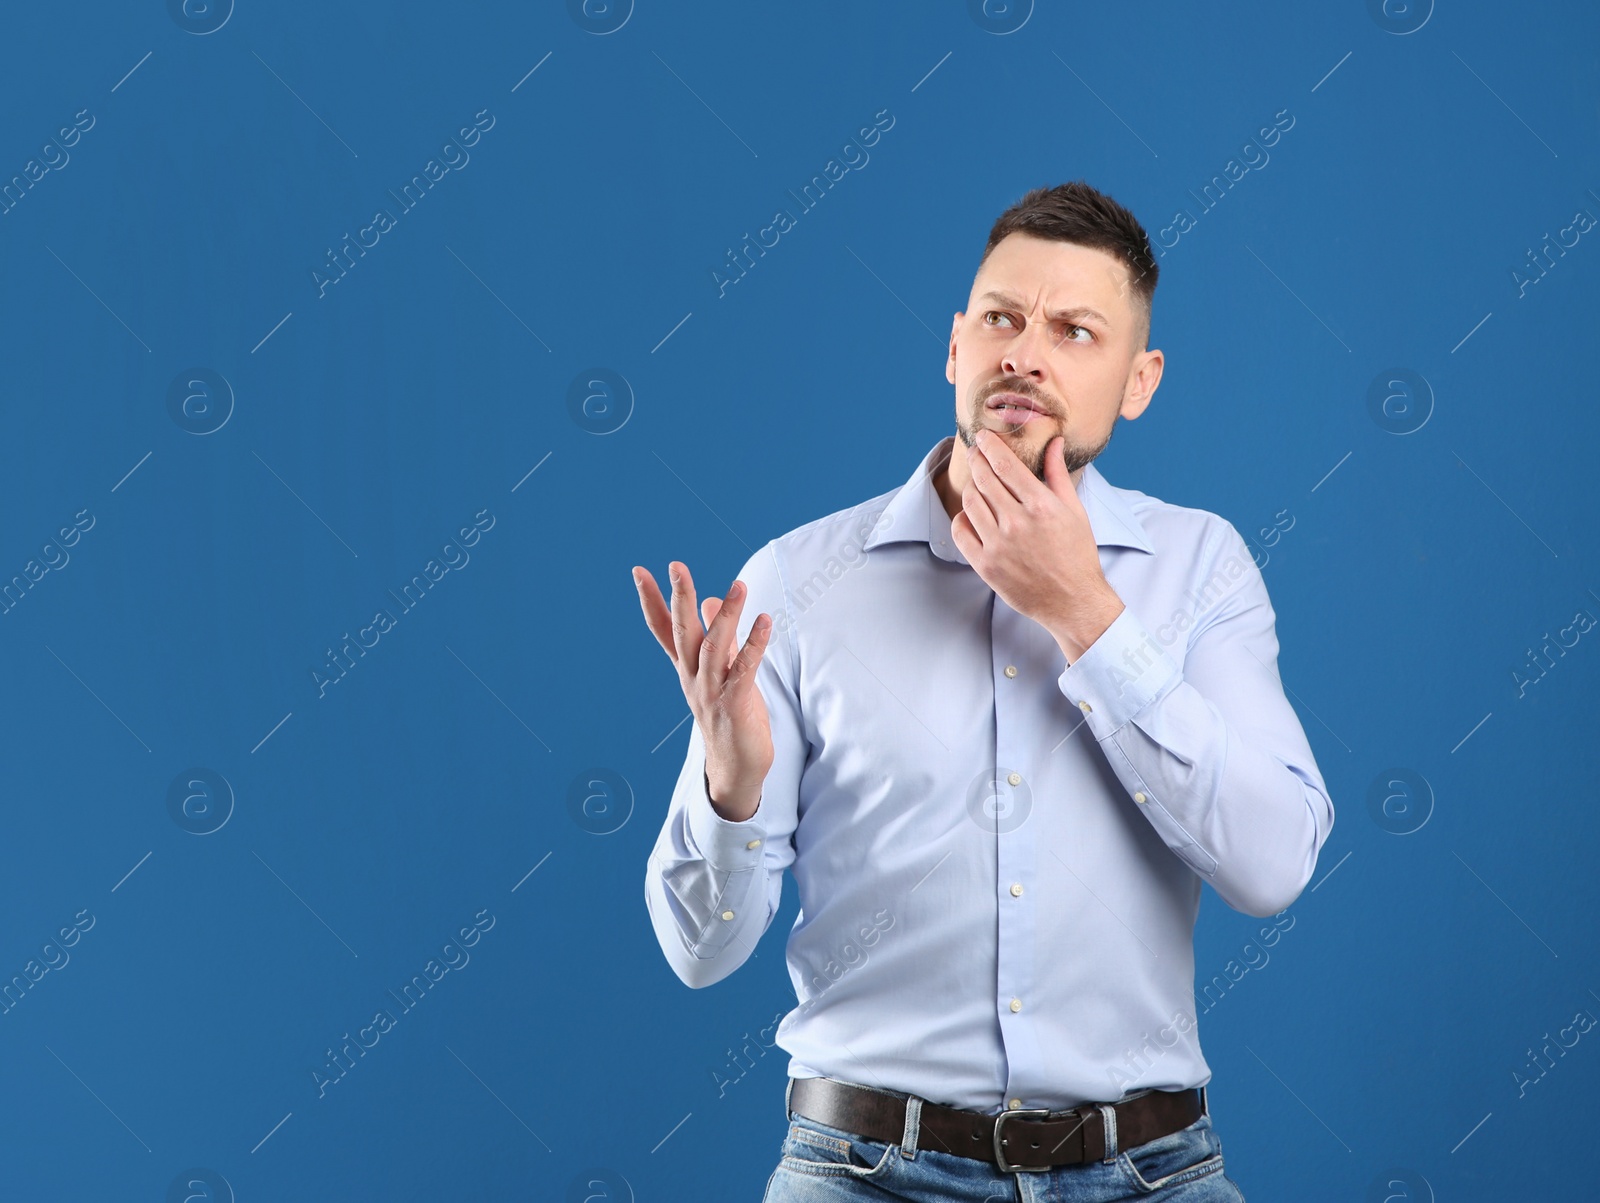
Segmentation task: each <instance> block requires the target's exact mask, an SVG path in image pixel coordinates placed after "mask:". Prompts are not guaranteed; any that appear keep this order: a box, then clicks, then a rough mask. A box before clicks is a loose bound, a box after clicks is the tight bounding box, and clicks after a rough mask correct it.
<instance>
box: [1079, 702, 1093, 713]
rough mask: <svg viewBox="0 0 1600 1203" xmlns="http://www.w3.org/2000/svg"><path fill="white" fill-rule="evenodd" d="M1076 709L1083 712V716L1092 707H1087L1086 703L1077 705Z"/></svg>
mask: <svg viewBox="0 0 1600 1203" xmlns="http://www.w3.org/2000/svg"><path fill="white" fill-rule="evenodd" d="M1078 709H1079V710H1081V711H1083V712H1084V713H1085V714H1088V713H1089V712H1090V711H1091V710H1093V709H1094V707H1093V706H1091V705H1089V703H1088V702H1079V703H1078Z"/></svg>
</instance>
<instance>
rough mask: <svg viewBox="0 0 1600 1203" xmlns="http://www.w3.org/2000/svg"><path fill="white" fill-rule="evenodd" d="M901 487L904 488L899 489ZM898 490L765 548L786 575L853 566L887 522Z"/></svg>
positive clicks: (798, 529)
mask: <svg viewBox="0 0 1600 1203" xmlns="http://www.w3.org/2000/svg"><path fill="white" fill-rule="evenodd" d="M901 487H903V486H901ZM897 492H899V488H894V489H890V490H889V491H888V492H886V493H880V494H878V495H877V496H876V497H869V498H868V499H867V500H865V501H862V502H858V503H857V504H855V505H852V506H849V507H847V508H845V509H842V510H835V511H834V512H833V513H831V514H824V515H823V516H822V517H820V518H814V519H812V520H811V521H810V522H807V523H805V524H804V525H802V526H797V527H795V528H794V529H793V530H790V531H786V532H784V533H783V534H781V535H779V536H777V537H776V538H774V539H772V540H771V541H770V542H769V543H768V544H767V548H768V549H770V550H771V551H772V552H773V553H774V554H775V555H776V558H777V560H778V563H779V566H780V567H781V568H782V569H783V570H784V571H785V572H794V573H797V574H799V575H802V576H804V575H808V574H809V573H811V572H815V571H818V570H821V569H825V568H826V567H827V566H828V565H830V564H841V563H842V564H851V563H855V562H856V561H858V560H859V559H861V557H862V556H864V555H865V554H866V550H865V549H866V545H867V543H868V542H869V541H870V540H871V538H872V535H873V532H874V531H876V530H878V529H880V528H881V527H882V526H883V524H884V522H885V521H887V517H888V516H887V514H886V511H887V509H888V507H889V503H890V502H891V501H893V500H894V496H895V494H896V493H897Z"/></svg>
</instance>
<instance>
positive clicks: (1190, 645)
mask: <svg viewBox="0 0 1600 1203" xmlns="http://www.w3.org/2000/svg"><path fill="white" fill-rule="evenodd" d="M954 446H955V439H954V436H947V437H946V438H944V439H943V440H941V441H940V442H939V443H938V444H937V445H936V446H935V447H934V448H933V449H932V450H930V451H929V452H928V453H927V455H925V456H924V457H923V459H922V462H921V463H920V464H919V465H918V466H917V468H916V470H915V471H914V472H913V473H912V474H911V477H910V479H908V480H907V481H906V482H905V484H903V485H901V486H900V487H899V488H897V489H895V490H892V491H891V492H889V493H885V494H882V495H880V496H878V497H874V498H872V499H871V500H869V501H864V502H862V503H861V504H859V505H857V506H854V507H852V508H850V509H847V510H842V511H839V512H837V513H834V514H830V515H828V516H827V517H824V518H820V519H818V520H816V521H814V522H810V523H808V524H806V525H804V526H801V527H799V528H798V529H796V530H793V531H791V532H789V533H788V534H785V535H783V536H781V537H779V538H777V539H774V540H772V541H771V542H769V543H767V544H766V545H765V546H764V547H762V548H761V549H760V550H759V551H757V552H756V553H755V555H753V556H752V557H751V558H750V559H749V561H748V562H747V563H746V564H745V566H744V568H743V569H742V570H741V571H740V573H739V574H738V575H739V579H740V580H742V581H744V582H745V584H746V585H747V586H748V588H749V599H748V601H747V602H746V604H745V607H744V611H743V613H742V614H741V615H740V617H739V624H738V639H739V644H740V646H743V643H744V641H745V639H746V638H748V636H749V633H750V626H751V623H752V622H754V620H755V617H756V615H757V614H760V613H762V612H766V613H768V614H771V615H772V618H773V628H772V634H771V638H770V643H769V646H768V648H767V651H766V654H765V656H764V657H763V659H762V662H761V666H760V669H759V671H758V673H757V686H758V688H759V689H760V691H761V695H762V698H763V699H764V701H765V703H766V707H767V712H768V715H769V716H770V718H771V722H772V741H773V747H774V750H775V759H774V760H773V764H772V769H771V771H770V772H769V773H768V775H767V778H766V781H765V783H764V785H763V792H762V797H761V803H760V806H759V807H758V809H757V811H756V813H755V815H754V816H753V817H752V818H750V819H749V820H748V821H746V822H742V823H734V822H729V821H728V820H726V819H724V818H722V817H721V816H720V815H718V814H717V813H716V812H715V810H713V809H712V807H711V804H710V801H709V799H708V798H707V796H706V789H705V777H704V766H705V745H704V742H703V740H702V737H701V733H700V730H699V727H698V725H697V724H694V723H691V724H690V735H689V748H688V755H687V757H686V758H685V760H684V764H683V770H682V772H681V774H680V776H679V778H678V781H677V784H676V787H675V788H674V790H673V794H672V799H671V802H670V804H669V805H668V808H667V815H666V821H665V823H664V825H663V826H662V829H661V833H660V836H659V838H658V839H657V841H656V844H655V847H654V850H653V851H652V853H651V855H650V860H649V865H648V872H647V875H646V879H645V901H646V905H647V906H648V908H649V912H650V918H651V922H652V923H653V925H654V928H655V932H656V937H657V939H658V940H659V941H660V944H661V948H662V950H663V952H664V953H665V954H666V957H667V960H668V962H669V963H670V964H671V966H672V968H673V969H674V971H676V973H677V974H678V976H679V977H680V978H682V979H683V981H684V982H686V983H687V984H688V985H690V986H707V985H710V984H711V983H713V982H717V981H720V980H721V979H722V978H724V977H726V976H727V975H728V974H730V973H732V972H733V971H734V970H735V969H736V968H738V967H739V966H740V965H741V964H743V963H744V961H745V960H746V958H747V957H748V956H749V955H750V952H751V950H752V949H753V948H754V947H755V944H756V941H757V940H758V939H759V938H760V937H761V935H762V933H763V932H765V931H766V929H767V926H768V924H769V923H770V922H771V920H772V916H773V915H774V914H775V913H776V912H777V910H778V904H779V898H780V891H781V889H782V885H783V871H784V869H786V868H788V869H791V870H792V871H793V874H794V878H795V881H796V883H797V885H798V887H799V890H800V906H801V910H800V914H799V916H798V918H797V919H796V920H795V925H794V928H793V929H792V930H791V931H790V933H789V938H788V944H787V948H786V956H787V960H788V967H789V976H790V979H791V980H792V982H793V983H794V988H795V993H796V998H797V1000H798V1005H797V1006H796V1007H795V1009H794V1010H792V1011H790V1012H789V1013H788V1015H787V1016H786V1017H785V1018H784V1020H783V1022H782V1023H781V1024H780V1025H779V1028H778V1032H777V1043H778V1044H779V1045H780V1046H781V1047H782V1048H783V1049H784V1050H785V1051H786V1052H788V1053H789V1055H790V1063H789V1074H790V1076H791V1077H811V1076H816V1075H819V1074H820V1075H826V1076H828V1077H835V1078H842V1079H844V1080H846V1081H853V1082H860V1083H863V1084H865V1085H868V1086H877V1087H880V1088H885V1089H889V1090H896V1091H902V1092H906V1093H910V1094H916V1095H919V1096H921V1097H922V1098H925V1099H930V1100H933V1101H935V1102H940V1103H945V1104H947V1105H950V1106H956V1107H966V1108H971V1109H974V1110H979V1111H985V1112H988V1113H991V1114H992V1113H994V1112H996V1111H998V1110H1000V1109H1001V1107H1002V1106H1008V1105H1009V1106H1024V1107H1049V1108H1067V1107H1075V1106H1078V1105H1079V1104H1081V1103H1086V1102H1116V1101H1117V1100H1119V1099H1121V1098H1123V1097H1124V1096H1125V1095H1128V1094H1136V1093H1139V1092H1141V1091H1144V1090H1148V1089H1152V1088H1159V1089H1163V1090H1178V1089H1184V1088H1187V1087H1193V1086H1200V1085H1203V1084H1205V1083H1206V1082H1207V1081H1209V1079H1210V1077H1211V1071H1210V1068H1209V1067H1208V1066H1207V1064H1206V1061H1205V1058H1204V1057H1203V1056H1202V1055H1201V1052H1200V1040H1199V1033H1198V1030H1197V1022H1196V1005H1195V998H1194V994H1193V983H1194V940H1193V936H1194V925H1195V919H1196V917H1197V913H1198V910H1199V904H1200V885H1201V882H1203V881H1205V882H1210V883H1211V886H1212V888H1213V889H1215V890H1216V892H1217V893H1218V894H1219V895H1221V897H1222V898H1223V900H1224V901H1226V902H1227V903H1228V905H1229V906H1231V907H1233V908H1234V909H1236V910H1239V911H1242V912H1244V913H1245V914H1248V915H1254V916H1260V917H1267V916H1272V915H1276V914H1279V913H1281V912H1282V911H1284V910H1285V909H1286V908H1287V907H1288V906H1289V905H1290V904H1291V903H1292V902H1294V900H1295V899H1296V897H1298V896H1299V894H1300V892H1301V890H1302V889H1304V888H1305V885H1306V883H1307V881H1308V880H1309V879H1310V877H1311V874H1312V872H1313V870H1314V869H1315V867H1316V861H1317V854H1318V852H1319V850H1320V849H1321V847H1322V845H1323V843H1324V841H1325V840H1326V839H1327V836H1328V832H1329V830H1330V829H1331V828H1332V826H1333V805H1332V802H1331V801H1330V799H1329V797H1328V794H1327V790H1326V788H1325V786H1324V784H1323V780H1322V776H1321V774H1320V772H1319V771H1318V769H1317V766H1316V763H1315V761H1314V760H1313V758H1312V754H1311V748H1310V746H1309V745H1308V743H1307V741H1306V736H1305V732H1304V730H1303V729H1302V727H1301V725H1300V721H1299V719H1298V718H1297V717H1296V715H1295V712H1294V710H1293V709H1292V708H1291V707H1290V705H1289V703H1288V701H1287V700H1286V699H1285V697H1284V691H1283V686H1282V683H1281V681H1280V679H1279V676H1278V669H1277V653H1278V641H1277V636H1276V633H1275V629H1274V627H1275V615H1274V612H1273V609H1272V604H1271V602H1270V601H1269V600H1268V597H1267V590H1266V585H1265V583H1264V582H1263V580H1262V577H1261V573H1260V571H1259V569H1257V568H1256V566H1255V563H1254V561H1253V560H1252V558H1251V555H1250V552H1249V550H1248V548H1247V547H1246V546H1245V543H1244V540H1243V539H1241V538H1240V536H1239V533H1238V532H1237V531H1236V530H1235V529H1234V528H1233V526H1232V525H1231V524H1230V523H1229V522H1227V521H1226V520H1225V519H1223V518H1221V517H1219V516H1217V515H1216V514H1212V513H1209V512H1207V511H1205V510H1199V509H1191V508H1188V507H1185V506H1177V505H1170V504H1168V503H1166V502H1164V501H1161V500H1159V499H1157V498H1155V497H1150V496H1148V495H1146V494H1144V493H1140V492H1137V491H1134V490H1131V489H1120V488H1116V487H1114V486H1112V485H1111V484H1109V483H1108V482H1107V481H1106V479H1105V478H1104V477H1103V476H1102V475H1101V474H1100V473H1099V471H1098V470H1097V469H1096V468H1095V466H1094V465H1093V464H1090V465H1088V466H1087V467H1086V468H1085V469H1084V471H1083V477H1082V480H1081V482H1080V484H1079V486H1078V496H1079V497H1080V498H1081V500H1082V502H1083V507H1084V510H1085V512H1086V513H1087V515H1088V518H1089V524H1090V527H1091V528H1092V530H1093V532H1094V537H1095V542H1096V543H1097V544H1098V547H1099V554H1100V564H1101V568H1102V569H1103V570H1104V572H1105V576H1106V579H1107V581H1108V582H1109V583H1110V584H1111V587H1112V588H1113V589H1114V590H1115V591H1116V593H1117V595H1118V596H1119V597H1120V598H1122V600H1123V603H1124V605H1125V607H1126V608H1125V609H1124V610H1123V611H1122V613H1121V614H1120V615H1119V616H1118V617H1117V618H1116V620H1115V621H1114V622H1112V624H1111V625H1110V626H1109V627H1108V628H1107V629H1106V630H1105V632H1104V633H1103V634H1101V636H1100V637H1099V638H1098V639H1097V640H1095V642H1094V644H1093V645H1092V646H1091V647H1089V648H1088V649H1087V650H1086V651H1085V652H1084V654H1083V655H1082V656H1080V657H1079V658H1078V659H1077V660H1076V661H1074V662H1073V663H1072V664H1071V665H1068V664H1067V663H1066V657H1065V656H1064V655H1063V654H1062V651H1061V649H1060V647H1059V646H1058V645H1057V644H1056V642H1055V640H1054V639H1053V638H1052V637H1051V636H1050V634H1049V633H1048V632H1047V631H1046V630H1045V629H1044V628H1043V627H1041V626H1040V625H1039V624H1038V623H1036V622H1034V621H1033V620H1032V619H1030V618H1027V617H1024V616H1023V615H1021V614H1019V613H1017V611H1015V610H1013V609H1012V608H1011V607H1010V606H1009V605H1007V604H1006V602H1005V601H1004V600H1002V599H1001V598H1000V597H999V596H998V595H997V594H996V593H995V592H994V591H993V590H992V589H991V588H990V587H989V586H988V585H987V584H985V583H984V581H983V579H982V578H981V577H980V576H979V575H978V574H977V572H976V571H974V569H973V568H972V566H971V564H970V563H969V562H968V560H967V559H966V557H965V556H964V555H963V554H962V553H961V551H960V550H959V549H958V548H957V547H956V545H955V542H954V541H953V540H952V539H951V537H950V519H949V516H948V515H947V514H946V513H945V510H944V506H943V504H942V503H941V502H940V500H939V496H938V494H937V492H936V491H935V489H934V488H933V482H932V478H931V476H930V472H931V470H932V469H933V468H934V467H935V466H936V465H938V464H941V463H943V462H944V461H945V459H946V458H947V457H948V456H949V455H950V453H951V450H952V448H953V447H954Z"/></svg>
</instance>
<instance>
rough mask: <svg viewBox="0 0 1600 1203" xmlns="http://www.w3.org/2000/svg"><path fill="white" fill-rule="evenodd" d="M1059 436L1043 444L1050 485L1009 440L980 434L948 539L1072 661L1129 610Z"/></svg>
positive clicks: (988, 432) (969, 451) (969, 454)
mask: <svg viewBox="0 0 1600 1203" xmlns="http://www.w3.org/2000/svg"><path fill="white" fill-rule="evenodd" d="M1060 438H1061V436H1060V435H1057V436H1056V438H1055V439H1052V440H1051V441H1050V442H1049V443H1047V444H1046V445H1045V450H1044V465H1045V466H1044V481H1043V483H1041V482H1040V480H1039V478H1038V477H1036V476H1035V475H1034V474H1033V473H1032V472H1030V471H1029V470H1028V467H1027V465H1025V464H1024V463H1023V462H1022V461H1021V460H1020V459H1018V458H1017V455H1016V452H1014V451H1012V450H1011V447H1010V444H1009V443H1007V442H1006V440H1005V438H1004V437H1003V436H1001V435H998V434H996V433H995V432H994V431H992V430H987V429H981V430H979V431H978V434H977V441H976V444H975V445H974V446H973V447H971V448H968V449H966V455H967V469H968V472H969V474H970V475H971V478H972V479H971V480H970V481H969V482H968V484H967V486H966V488H964V489H963V490H962V491H961V509H960V511H959V512H958V513H957V514H956V516H955V518H954V519H953V520H952V521H951V523H950V537H951V538H952V539H953V540H954V541H955V544H956V546H957V547H958V548H960V549H961V554H962V555H964V556H966V557H967V560H968V562H969V563H970V564H971V565H972V567H973V570H974V571H976V572H977V574H978V575H979V576H980V577H982V578H983V580H984V582H985V583H986V584H987V585H988V586H989V587H990V588H991V589H993V590H994V591H995V593H997V594H998V595H999V596H1000V597H1002V598H1004V599H1005V602H1006V604H1007V605H1009V606H1010V607H1011V608H1012V609H1013V610H1015V611H1017V613H1019V614H1025V615H1027V616H1028V617H1029V618H1031V619H1033V620H1034V621H1035V622H1037V623H1038V624H1039V625H1040V626H1042V627H1044V628H1045V629H1046V630H1047V631H1049V632H1050V634H1051V635H1052V636H1053V637H1054V638H1055V641H1056V643H1057V644H1059V645H1060V647H1061V650H1062V652H1063V653H1064V654H1065V655H1066V657H1067V661H1068V663H1072V662H1073V661H1076V660H1077V659H1078V657H1079V656H1081V655H1083V653H1084V652H1085V651H1086V650H1087V649H1088V648H1089V646H1090V645H1091V644H1092V643H1094V641H1095V640H1096V639H1098V638H1099V637H1100V635H1101V633H1102V632H1104V631H1105V629H1106V628H1107V627H1108V626H1110V625H1111V623H1112V621H1113V620H1114V619H1115V618H1116V617H1117V615H1118V614H1120V613H1121V612H1122V610H1123V603H1122V599H1121V598H1120V597H1118V596H1117V594H1116V591H1115V590H1114V589H1112V588H1111V584H1110V582H1109V581H1107V580H1106V578H1105V573H1104V572H1103V571H1101V568H1100V553H1099V549H1098V548H1097V547H1096V545H1095V539H1094V532H1093V530H1091V529H1090V526H1089V515H1088V514H1087V513H1085V512H1084V509H1083V502H1082V501H1080V500H1079V498H1078V491H1077V489H1076V488H1075V487H1074V486H1073V483H1072V477H1071V475H1070V474H1069V473H1068V472H1067V466H1066V464H1065V463H1064V462H1063V461H1062V458H1061V450H1060V448H1059V447H1058V446H1057V443H1056V440H1057V439H1060Z"/></svg>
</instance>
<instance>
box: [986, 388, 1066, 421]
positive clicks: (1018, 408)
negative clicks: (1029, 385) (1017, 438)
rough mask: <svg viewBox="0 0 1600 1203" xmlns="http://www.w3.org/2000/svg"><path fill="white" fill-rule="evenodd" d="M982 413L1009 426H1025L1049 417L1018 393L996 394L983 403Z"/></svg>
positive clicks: (1036, 405)
mask: <svg viewBox="0 0 1600 1203" xmlns="http://www.w3.org/2000/svg"><path fill="white" fill-rule="evenodd" d="M984 412H985V413H988V414H991V415H993V416H994V417H995V418H998V419H999V420H1000V421H1003V422H1005V423H1006V424H1007V425H1010V426H1025V425H1026V424H1027V423H1029V422H1032V421H1035V420H1037V419H1042V418H1047V417H1049V416H1050V415H1049V414H1048V413H1046V412H1045V410H1044V409H1043V408H1042V407H1040V406H1039V405H1038V404H1037V403H1035V402H1034V401H1032V400H1030V399H1029V398H1027V397H1024V396H1021V395H1020V394H1018V393H996V394H995V395H994V396H992V397H990V398H989V400H988V401H986V402H985V403H984Z"/></svg>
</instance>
